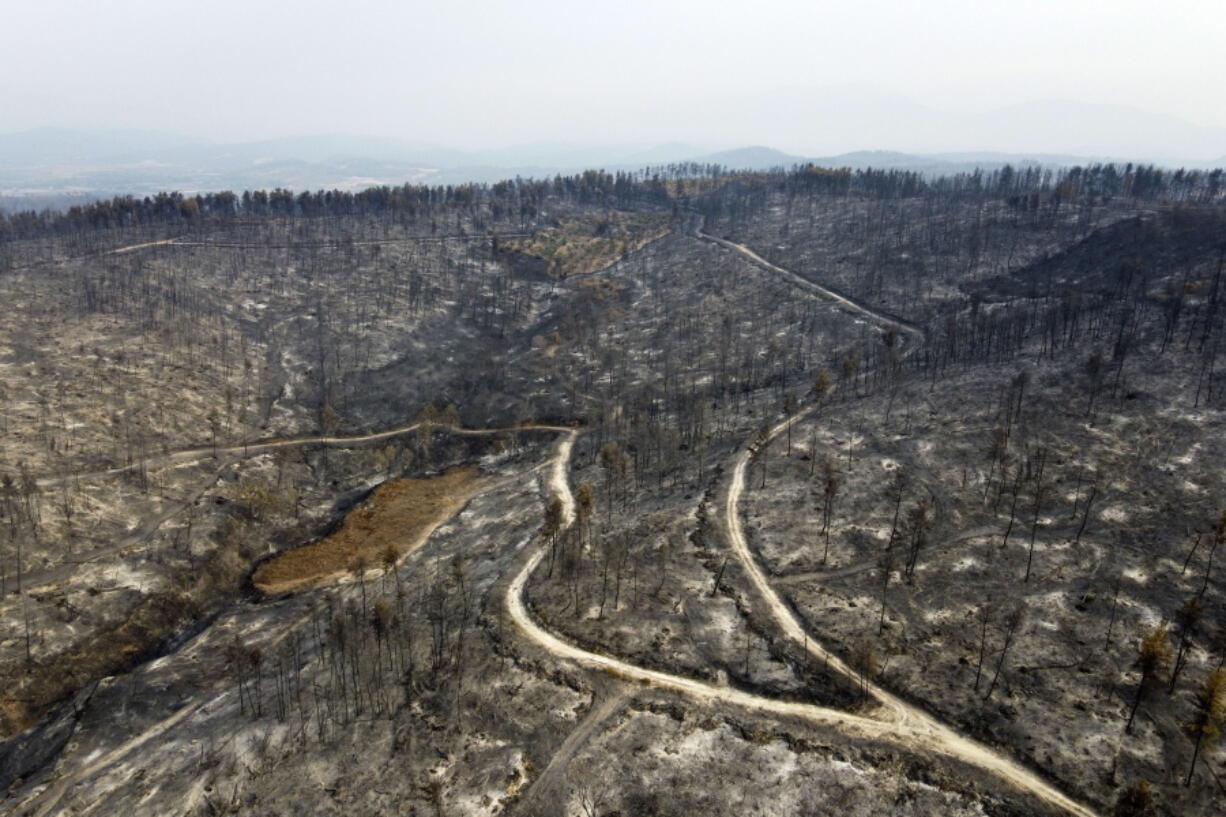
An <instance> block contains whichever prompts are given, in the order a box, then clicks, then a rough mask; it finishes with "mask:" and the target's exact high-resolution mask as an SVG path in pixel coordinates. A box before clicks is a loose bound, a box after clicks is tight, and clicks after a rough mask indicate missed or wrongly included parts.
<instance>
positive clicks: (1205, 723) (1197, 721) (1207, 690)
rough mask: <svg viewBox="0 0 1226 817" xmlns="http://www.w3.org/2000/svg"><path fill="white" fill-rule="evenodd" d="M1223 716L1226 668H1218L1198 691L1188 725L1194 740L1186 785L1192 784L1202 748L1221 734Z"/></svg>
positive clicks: (1225, 705)
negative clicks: (1194, 709)
mask: <svg viewBox="0 0 1226 817" xmlns="http://www.w3.org/2000/svg"><path fill="white" fill-rule="evenodd" d="M1223 718H1226V669H1221V668H1218V669H1215V670H1214V671H1213V672H1211V673H1209V677H1208V678H1206V679H1205V683H1204V686H1202V687H1201V689H1200V691H1199V692H1198V693H1197V695H1196V713H1195V714H1194V715H1193V717H1192V721H1191V722H1190V723H1189V724H1188V726H1187V730H1188V735H1189V738H1190V739H1191V740H1192V762H1191V764H1189V766H1188V777H1187V779H1186V780H1184V782H1183V784H1184V786H1185V787H1190V786H1191V785H1192V777H1193V776H1194V775H1195V774H1196V761H1197V759H1198V758H1199V757H1200V751H1201V748H1202V747H1203V746H1205V745H1212V744H1213V742H1214V741H1216V740H1217V738H1218V736H1219V735H1220V734H1221V731H1222V721H1223Z"/></svg>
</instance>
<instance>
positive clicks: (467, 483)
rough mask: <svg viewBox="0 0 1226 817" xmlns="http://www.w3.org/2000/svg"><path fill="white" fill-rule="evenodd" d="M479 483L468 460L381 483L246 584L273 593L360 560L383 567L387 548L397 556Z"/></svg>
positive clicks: (322, 578)
mask: <svg viewBox="0 0 1226 817" xmlns="http://www.w3.org/2000/svg"><path fill="white" fill-rule="evenodd" d="M484 482H485V481H484V480H483V479H481V478H480V476H479V472H478V469H477V468H476V467H474V466H471V465H470V466H465V467H463V468H455V469H452V470H451V471H448V472H447V473H445V474H443V475H442V476H438V477H430V478H427V479H396V480H391V481H389V482H385V483H383V484H382V485H380V486H379V487H378V488H376V489H375V490H374V492H373V493H372V494H371V495H370V497H369V498H368V499H367V500H366V501H365V502H363V503H362V504H361V505H360V506H358V507H357V508H356V509H354V510H353V511H351V512H350V513H349V515H348V516H346V517H345V520H344V521H343V522H342V523H341V526H340V527H339V528H338V529H337V530H336V531H334V532H333V533H332V534H331V535H329V536H326V537H324V538H323V539H320V540H318V541H316V542H312V543H310V544H309V545H304V546H302V547H300V548H294V549H293V550H289V551H286V552H285V553H282V554H281V555H279V556H277V557H275V558H273V559H270V560H269V561H267V562H265V563H264V564H263V565H261V566H260V568H259V569H258V570H256V572H255V575H254V576H252V579H251V580H252V583H253V584H254V585H255V587H256V589H257V590H259V591H260V592H261V593H264V594H265V595H276V594H280V593H288V592H291V591H294V590H300V589H302V588H304V587H311V586H316V585H319V584H323V583H325V582H326V581H328V580H329V579H334V578H337V577H339V576H343V575H345V574H347V573H349V572H350V571H352V570H354V569H355V568H357V567H358V566H359V565H361V564H363V563H365V564H366V566H367V567H368V568H375V567H383V566H385V565H386V560H387V559H388V558H389V557H390V555H391V553H392V552H394V553H395V558H396V559H400V558H401V557H403V556H404V555H405V554H406V553H408V552H409V551H411V550H413V549H414V548H416V547H418V546H420V545H421V544H422V543H423V542H425V540H426V538H427V537H428V536H429V535H430V534H431V533H432V532H433V531H434V529H435V528H437V527H438V526H439V525H441V524H443V523H444V522H446V521H447V520H448V519H450V518H451V517H452V516H454V515H455V514H456V513H458V512H459V510H460V509H461V508H462V507H464V503H466V502H467V501H468V500H469V499H470V498H472V496H473V495H474V494H476V493H477V491H478V490H479V489H480V488H481V486H482V484H483V483H484Z"/></svg>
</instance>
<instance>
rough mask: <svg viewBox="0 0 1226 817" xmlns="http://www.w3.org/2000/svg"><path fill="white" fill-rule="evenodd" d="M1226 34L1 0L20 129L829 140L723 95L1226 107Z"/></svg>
mask: <svg viewBox="0 0 1226 817" xmlns="http://www.w3.org/2000/svg"><path fill="white" fill-rule="evenodd" d="M1224 35H1226V0H1144V2H1142V0H1109V1H1108V0H1104V1H1103V2H1098V1H1097V0H1013V2H1008V3H1005V2H999V0H914V2H908V1H907V0H855V2H841V1H840V2H822V0H808V2H792V1H790V0H756V1H755V2H741V3H730V2H720V0H678V2H668V0H649V1H643V0H618V2H583V1H582V0H527V1H524V2H496V1H495V0H486V1H485V2H478V1H477V0H431V2H417V0H401V1H400V2H393V0H323V1H320V0H293V2H289V1H288V0H207V2H200V1H199V0H194V1H193V2H180V1H179V0H0V64H2V65H3V69H4V70H3V71H0V131H9V130H18V129H24V128H30V127H37V126H42V125H67V126H94V127H136V128H156V129H161V130H167V131H177V132H187V133H193V132H194V133H197V134H201V135H206V136H209V137H213V138H223V139H250V138H263V137H272V136H283V135H290V134H301V133H315V132H342V131H343V132H353V133H366V134H372V135H382V136H395V137H399V138H404V139H412V140H422V141H433V142H441V143H447V144H451V145H456V146H464V147H478V146H492V145H505V144H509V143H516V142H526V141H537V140H583V141H589V142H593V141H599V142H612V141H641V142H660V141H667V140H673V139H677V140H690V141H699V142H704V143H706V144H712V145H715V144H729V143H745V142H762V143H769V144H774V145H777V146H779V147H784V148H789V149H794V150H803V149H810V150H820V149H822V148H824V147H826V145H823V144H821V140H820V137H818V136H814V135H813V134H812V133H810V132H809V130H806V129H805V128H801V127H799V126H798V127H797V128H796V129H795V130H794V131H793V132H789V129H788V128H787V127H786V124H785V125H784V126H780V125H779V123H778V122H776V123H774V124H773V125H772V128H771V132H760V131H759V130H755V122H754V121H753V119H752V117H749V116H745V115H743V114H742V113H740V112H738V110H736V109H735V108H732V109H729V108H726V107H721V106H720V104H719V103H720V100H721V99H734V100H736V99H746V98H751V97H752V95H754V94H759V93H769V94H776V95H781V96H779V98H784V99H786V97H787V94H789V93H793V92H795V91H797V89H812V88H827V87H830V86H833V87H835V88H837V89H842V90H841V91H839V92H840V93H845V92H847V89H848V88H850V89H853V90H855V91H856V92H859V91H870V90H871V91H872V92H873V93H881V94H896V95H899V96H901V97H905V98H907V99H910V100H912V101H914V102H917V103H919V104H922V105H926V106H931V107H935V108H939V109H944V110H959V111H965V110H983V109H988V108H992V107H996V106H1003V105H1009V104H1014V103H1021V102H1027V101H1033V100H1048V99H1068V100H1080V101H1088V102H1099V103H1113V104H1127V105H1131V106H1135V107H1139V108H1144V109H1146V110H1150V111H1155V112H1159V113H1164V114H1172V115H1176V116H1179V117H1181V118H1183V119H1186V120H1189V121H1191V122H1193V123H1196V124H1200V125H1209V126H1219V127H1220V126H1226V93H1224V92H1223V90H1222V80H1223V79H1224V78H1226V48H1224V47H1223V43H1224V42H1226V36H1224ZM867 146H868V145H866V147H867Z"/></svg>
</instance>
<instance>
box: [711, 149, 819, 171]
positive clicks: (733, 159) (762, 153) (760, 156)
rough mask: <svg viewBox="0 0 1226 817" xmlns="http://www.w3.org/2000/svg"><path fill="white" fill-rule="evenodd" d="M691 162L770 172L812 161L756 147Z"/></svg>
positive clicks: (713, 155) (727, 151)
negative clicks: (774, 169) (773, 169)
mask: <svg viewBox="0 0 1226 817" xmlns="http://www.w3.org/2000/svg"><path fill="white" fill-rule="evenodd" d="M691 161H694V162H698V163H700V164H712V165H723V166H724V167H727V168H731V169H733V170H770V169H772V168H776V167H785V168H790V167H792V166H793V165H798V164H804V163H805V162H808V161H811V160H809V159H806V158H804V157H803V156H794V155H792V154H790V153H784V152H783V151H781V150H776V149H775V148H769V147H763V146H761V145H754V146H752V147H747V148H736V149H735V150H722V151H720V152H718V153H708V154H706V155H704V156H697V157H694V158H692V159H691Z"/></svg>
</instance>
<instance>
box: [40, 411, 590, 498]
mask: <svg viewBox="0 0 1226 817" xmlns="http://www.w3.org/2000/svg"><path fill="white" fill-rule="evenodd" d="M419 428H438V429H443V430H446V431H449V432H451V433H452V434H460V435H467V436H474V437H475V436H482V435H489V434H502V433H512V432H515V431H574V429H573V428H571V427H569V426H556V425H540V424H529V425H522V426H503V427H499V428H460V427H458V426H453V425H448V424H447V423H436V422H429V421H424V422H416V423H409V424H408V425H402V426H396V427H395V428H389V429H387V430H385V431H376V432H374V433H371V434H356V435H353V436H349V437H338V436H320V437H294V438H292V439H288V440H279V439H273V440H264V441H261V442H253V443H242V444H240V445H226V446H218V447H217V448H213V447H212V446H206V447H197V448H185V449H183V450H181V451H172V452H171V453H169V454H159V455H157V456H153V457H148V458H146V459H144V460H142V461H140V462H134V463H132V464H131V465H120V466H117V467H115V468H107V469H105V470H102V471H88V472H86V473H81V474H64V475H61V476H42V477H39V478H38V479H37V480H35V481H36V482H37V483H38V486H39V487H40V488H43V487H48V486H54V485H59V484H60V483H63V482H71V481H78V480H91V479H103V478H105V477H115V476H119V475H120V474H123V473H126V472H128V471H134V470H136V469H137V468H140V467H141V466H142V465H143V466H144V467H146V468H149V467H165V466H167V465H175V466H183V465H194V464H196V463H198V462H203V461H204V460H208V459H215V458H217V457H221V456H222V455H227V456H229V455H240V456H242V457H249V456H254V455H256V454H263V453H266V452H268V451H276V450H277V449H280V448H293V447H295V446H301V445H328V446H347V445H362V444H364V443H373V442H378V441H379V440H387V439H391V438H392V437H399V436H402V435H404V434H408V433H409V432H411V431H416V430H417V429H419Z"/></svg>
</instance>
